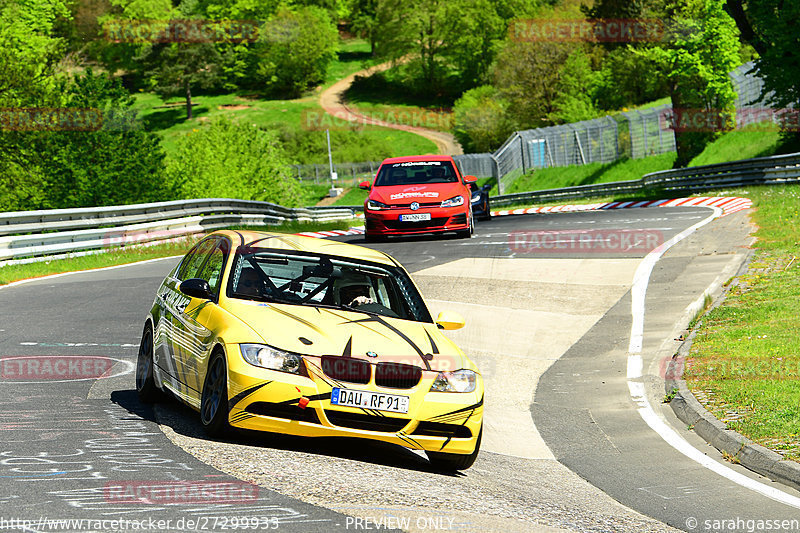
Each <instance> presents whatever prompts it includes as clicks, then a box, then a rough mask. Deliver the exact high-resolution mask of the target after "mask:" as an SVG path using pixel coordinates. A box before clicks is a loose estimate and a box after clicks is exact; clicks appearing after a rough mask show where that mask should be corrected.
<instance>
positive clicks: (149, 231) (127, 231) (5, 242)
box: [0, 198, 354, 265]
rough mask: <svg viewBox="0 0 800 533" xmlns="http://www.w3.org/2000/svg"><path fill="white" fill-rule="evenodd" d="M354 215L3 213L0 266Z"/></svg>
mask: <svg viewBox="0 0 800 533" xmlns="http://www.w3.org/2000/svg"><path fill="white" fill-rule="evenodd" d="M353 216H354V212H353V210H352V209H349V208H346V207H344V208H343V207H330V208H288V207H283V206H280V205H277V204H272V203H268V202H254V201H248V200H232V199H225V198H207V199H200V200H179V201H173V202H159V203H151V204H136V205H125V206H110V207H90V208H80V209H52V210H46V211H16V212H10V213H0V265H2V264H7V263H9V262H11V261H14V260H18V259H20V258H38V257H42V256H50V255H51V254H64V253H73V252H86V251H91V250H95V251H96V250H102V249H107V248H111V247H115V246H119V245H128V244H139V243H147V242H154V241H159V240H164V239H169V238H175V237H181V236H187V235H194V234H197V233H204V232H207V231H212V230H215V229H219V228H224V227H228V226H233V225H253V226H261V225H277V224H280V223H282V222H284V221H288V220H296V221H317V222H325V221H333V220H349V219H352V218H353Z"/></svg>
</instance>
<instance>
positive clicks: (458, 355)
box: [225, 299, 472, 371]
mask: <svg viewBox="0 0 800 533" xmlns="http://www.w3.org/2000/svg"><path fill="white" fill-rule="evenodd" d="M226 304H227V305H226V306H225V307H226V309H227V310H228V312H230V313H232V314H233V315H235V316H236V317H237V318H238V319H239V320H241V321H243V322H244V323H246V324H247V325H248V326H250V327H251V328H252V329H253V330H254V331H255V332H256V333H258V335H259V336H260V337H261V339H263V342H264V343H265V344H268V345H270V346H273V347H275V348H279V349H281V350H286V351H289V352H295V353H301V354H307V355H317V356H320V355H348V356H351V357H357V358H367V357H374V358H376V361H396V362H404V363H407V364H413V365H416V366H420V367H422V368H424V369H429V370H437V371H441V370H458V369H460V368H469V367H471V366H472V365H469V364H468V363H467V361H466V360H465V359H466V358H465V357H464V355H463V353H462V352H461V350H459V348H458V347H456V345H455V344H453V343H452V342H451V341H450V340H449V339H448V338H446V337H445V336H444V335H442V333H441V332H440V331H439V329H438V328H437V327H436V324H428V323H423V322H414V321H410V320H400V319H396V318H389V317H383V316H375V315H369V314H366V313H357V312H351V311H343V310H338V309H327V308H321V307H312V306H300V305H284V304H270V303H263V302H254V301H246V300H233V299H229V300H228V301H227V302H226ZM253 342H258V340H257V339H253ZM368 352H369V353H368ZM465 365H468V366H465Z"/></svg>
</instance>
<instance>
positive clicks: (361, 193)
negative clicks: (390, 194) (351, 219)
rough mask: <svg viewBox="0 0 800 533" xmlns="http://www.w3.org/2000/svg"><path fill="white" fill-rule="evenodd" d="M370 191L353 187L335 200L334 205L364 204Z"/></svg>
mask: <svg viewBox="0 0 800 533" xmlns="http://www.w3.org/2000/svg"><path fill="white" fill-rule="evenodd" d="M368 194H369V192H367V191H365V190H362V189H359V188H358V187H353V188H352V189H350V190H349V191H347V192H346V193H344V194H343V195H341V196H340V197H339V198H337V199H336V201H335V202H333V205H364V202H365V201H366V199H367V195H368Z"/></svg>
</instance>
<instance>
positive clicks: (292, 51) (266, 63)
mask: <svg viewBox="0 0 800 533" xmlns="http://www.w3.org/2000/svg"><path fill="white" fill-rule="evenodd" d="M338 47H339V34H338V32H337V31H336V26H335V25H334V24H333V21H331V19H330V16H329V15H328V13H327V12H326V11H325V10H323V9H321V8H318V7H303V8H300V9H294V10H292V9H288V8H283V9H280V10H279V11H278V12H277V14H276V15H275V16H274V17H273V18H272V19H271V20H270V21H269V22H268V23H267V24H266V25H265V26H264V27H263V28H262V32H261V35H260V38H259V41H258V43H257V45H256V48H255V55H256V74H257V79H258V80H259V81H260V83H262V84H263V86H264V88H265V89H266V90H268V91H269V92H272V93H278V94H282V95H285V96H289V97H296V96H300V94H302V92H303V91H304V90H306V89H308V88H309V87H311V86H314V85H316V84H318V83H321V82H322V81H323V80H324V79H325V73H326V72H327V70H328V65H330V63H331V61H333V60H334V59H335V58H336V51H337V49H338Z"/></svg>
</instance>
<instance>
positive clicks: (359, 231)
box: [295, 226, 364, 239]
mask: <svg viewBox="0 0 800 533" xmlns="http://www.w3.org/2000/svg"><path fill="white" fill-rule="evenodd" d="M363 234H364V226H361V227H359V228H350V229H333V230H330V231H304V232H302V233H295V235H300V236H303V237H314V238H315V239H326V238H328V237H339V236H340V235H363Z"/></svg>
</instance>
